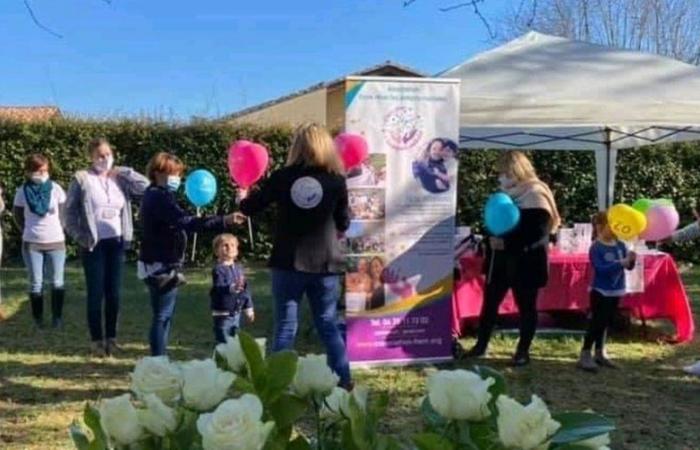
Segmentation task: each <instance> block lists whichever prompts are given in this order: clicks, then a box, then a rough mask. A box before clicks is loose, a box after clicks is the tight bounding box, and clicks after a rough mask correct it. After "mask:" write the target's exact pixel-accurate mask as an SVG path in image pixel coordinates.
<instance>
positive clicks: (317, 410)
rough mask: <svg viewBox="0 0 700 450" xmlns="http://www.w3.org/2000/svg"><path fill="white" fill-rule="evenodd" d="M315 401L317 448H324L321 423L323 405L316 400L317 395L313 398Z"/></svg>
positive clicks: (320, 449) (321, 449) (319, 449)
mask: <svg viewBox="0 0 700 450" xmlns="http://www.w3.org/2000/svg"><path fill="white" fill-rule="evenodd" d="M312 401H313V403H314V412H315V413H316V448H317V449H318V450H323V441H324V439H323V426H322V425H321V405H320V404H319V402H318V401H316V397H315V396H314V398H313V399H312Z"/></svg>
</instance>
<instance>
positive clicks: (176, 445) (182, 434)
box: [170, 410, 201, 450]
mask: <svg viewBox="0 0 700 450" xmlns="http://www.w3.org/2000/svg"><path fill="white" fill-rule="evenodd" d="M197 418H198V414H197V413H196V412H194V411H188V410H184V411H183V413H182V422H181V423H180V426H179V427H178V428H177V430H175V433H173V434H172V435H171V436H170V444H171V447H172V450H191V449H192V448H193V447H195V446H196V445H197V444H198V442H199V441H200V440H201V437H200V435H199V432H198V431H197Z"/></svg>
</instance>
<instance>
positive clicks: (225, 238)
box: [212, 233, 239, 256]
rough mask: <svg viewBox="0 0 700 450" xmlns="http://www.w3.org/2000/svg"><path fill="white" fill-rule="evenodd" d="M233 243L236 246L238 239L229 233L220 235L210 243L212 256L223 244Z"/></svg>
mask: <svg viewBox="0 0 700 450" xmlns="http://www.w3.org/2000/svg"><path fill="white" fill-rule="evenodd" d="M229 241H233V242H235V243H236V246H238V245H239V242H238V238H237V237H236V236H234V235H233V234H231V233H221V234H220V235H218V236H216V237H215V238H214V242H212V249H213V250H214V256H216V255H217V253H218V252H219V248H220V247H221V246H222V245H224V242H229Z"/></svg>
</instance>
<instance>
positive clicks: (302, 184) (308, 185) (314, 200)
mask: <svg viewBox="0 0 700 450" xmlns="http://www.w3.org/2000/svg"><path fill="white" fill-rule="evenodd" d="M321 200H323V187H321V183H319V182H318V180H317V179H315V178H311V177H302V178H299V179H298V180H296V181H295V182H294V184H293V185H292V201H293V202H294V204H295V205H297V206H298V207H299V208H301V209H311V208H315V207H317V206H318V204H319V203H321Z"/></svg>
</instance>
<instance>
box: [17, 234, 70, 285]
mask: <svg viewBox="0 0 700 450" xmlns="http://www.w3.org/2000/svg"><path fill="white" fill-rule="evenodd" d="M22 258H23V259H24V264H25V265H26V266H27V272H28V273H29V292H30V293H32V294H41V292H42V290H43V287H44V269H46V268H48V270H47V274H48V275H49V277H50V279H51V287H52V288H54V289H63V282H64V275H63V274H64V268H65V265H66V251H65V250H32V249H31V248H30V244H28V243H27V242H24V243H23V244H22Z"/></svg>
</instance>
